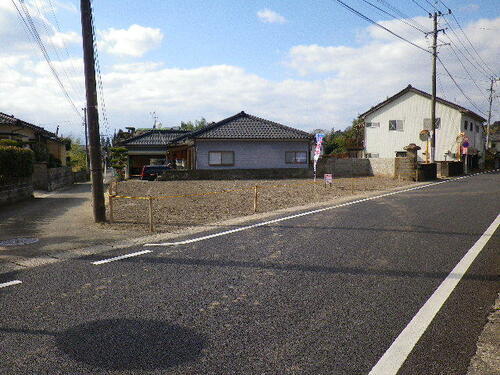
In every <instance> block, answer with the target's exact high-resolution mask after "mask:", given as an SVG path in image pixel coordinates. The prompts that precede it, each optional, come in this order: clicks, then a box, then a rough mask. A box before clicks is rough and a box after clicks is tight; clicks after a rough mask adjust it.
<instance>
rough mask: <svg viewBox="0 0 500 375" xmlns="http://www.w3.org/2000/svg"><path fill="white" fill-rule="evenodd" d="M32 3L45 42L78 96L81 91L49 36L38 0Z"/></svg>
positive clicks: (78, 96) (77, 96)
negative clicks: (44, 34)
mask: <svg viewBox="0 0 500 375" xmlns="http://www.w3.org/2000/svg"><path fill="white" fill-rule="evenodd" d="M32 3H33V4H34V5H35V7H36V10H37V13H38V17H39V18H40V19H41V20H42V22H41V24H42V27H43V29H44V30H45V33H46V35H47V40H46V42H47V43H48V44H49V45H50V47H51V49H52V52H53V53H54V55H55V56H56V58H57V60H59V62H60V63H61V70H62V72H63V74H64V76H65V77H66V80H67V82H68V83H69V86H70V88H71V90H72V91H73V94H74V95H75V97H76V98H80V97H81V95H82V92H83V91H80V90H79V89H78V88H76V86H75V83H74V81H73V80H72V79H70V77H69V74H68V72H67V71H66V69H65V68H64V65H63V62H62V58H61V56H60V55H59V52H58V48H57V47H56V46H55V44H54V42H53V41H52V39H51V37H50V34H51V32H50V30H49V28H48V27H47V24H46V22H44V21H45V17H44V16H43V15H42V11H41V10H40V6H39V5H38V0H34V1H33V2H32Z"/></svg>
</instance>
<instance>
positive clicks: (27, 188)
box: [0, 178, 33, 206]
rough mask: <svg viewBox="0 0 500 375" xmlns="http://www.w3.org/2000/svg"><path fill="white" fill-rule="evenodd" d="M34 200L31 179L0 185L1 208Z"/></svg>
mask: <svg viewBox="0 0 500 375" xmlns="http://www.w3.org/2000/svg"><path fill="white" fill-rule="evenodd" d="M31 198H33V184H32V182H31V178H26V179H21V180H19V181H16V182H12V183H8V184H6V185H0V206H2V205H6V204H11V203H15V202H20V201H24V200H27V199H31Z"/></svg>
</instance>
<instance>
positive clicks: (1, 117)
mask: <svg viewBox="0 0 500 375" xmlns="http://www.w3.org/2000/svg"><path fill="white" fill-rule="evenodd" d="M0 124H6V125H15V126H19V127H24V128H29V129H31V130H33V131H34V132H35V133H38V134H41V135H42V136H44V137H47V138H50V139H53V140H54V141H57V142H61V143H62V142H63V140H62V139H61V138H59V137H58V136H57V135H55V134H54V133H52V132H49V131H48V130H45V129H44V128H42V127H40V126H36V125H34V124H31V123H29V122H26V121H23V120H19V119H17V118H15V117H14V116H11V115H8V114H6V113H3V112H0Z"/></svg>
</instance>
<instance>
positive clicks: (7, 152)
mask: <svg viewBox="0 0 500 375" xmlns="http://www.w3.org/2000/svg"><path fill="white" fill-rule="evenodd" d="M33 158H34V157H33V151H31V150H29V149H26V148H20V147H15V146H0V182H2V183H4V182H6V181H9V180H13V179H17V178H20V177H29V176H31V175H32V174H33Z"/></svg>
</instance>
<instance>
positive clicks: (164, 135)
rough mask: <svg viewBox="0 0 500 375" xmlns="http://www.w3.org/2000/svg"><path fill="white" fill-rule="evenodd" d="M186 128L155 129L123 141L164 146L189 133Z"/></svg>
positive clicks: (123, 143) (138, 144)
mask: <svg viewBox="0 0 500 375" xmlns="http://www.w3.org/2000/svg"><path fill="white" fill-rule="evenodd" d="M187 133H188V131H186V130H166V129H155V130H150V131H148V132H146V133H143V134H140V135H138V136H135V137H132V138H129V139H127V140H126V141H123V142H122V143H121V144H122V145H124V146H162V145H166V144H168V143H169V142H170V141H172V140H173V139H175V138H179V136H182V135H184V134H187Z"/></svg>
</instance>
